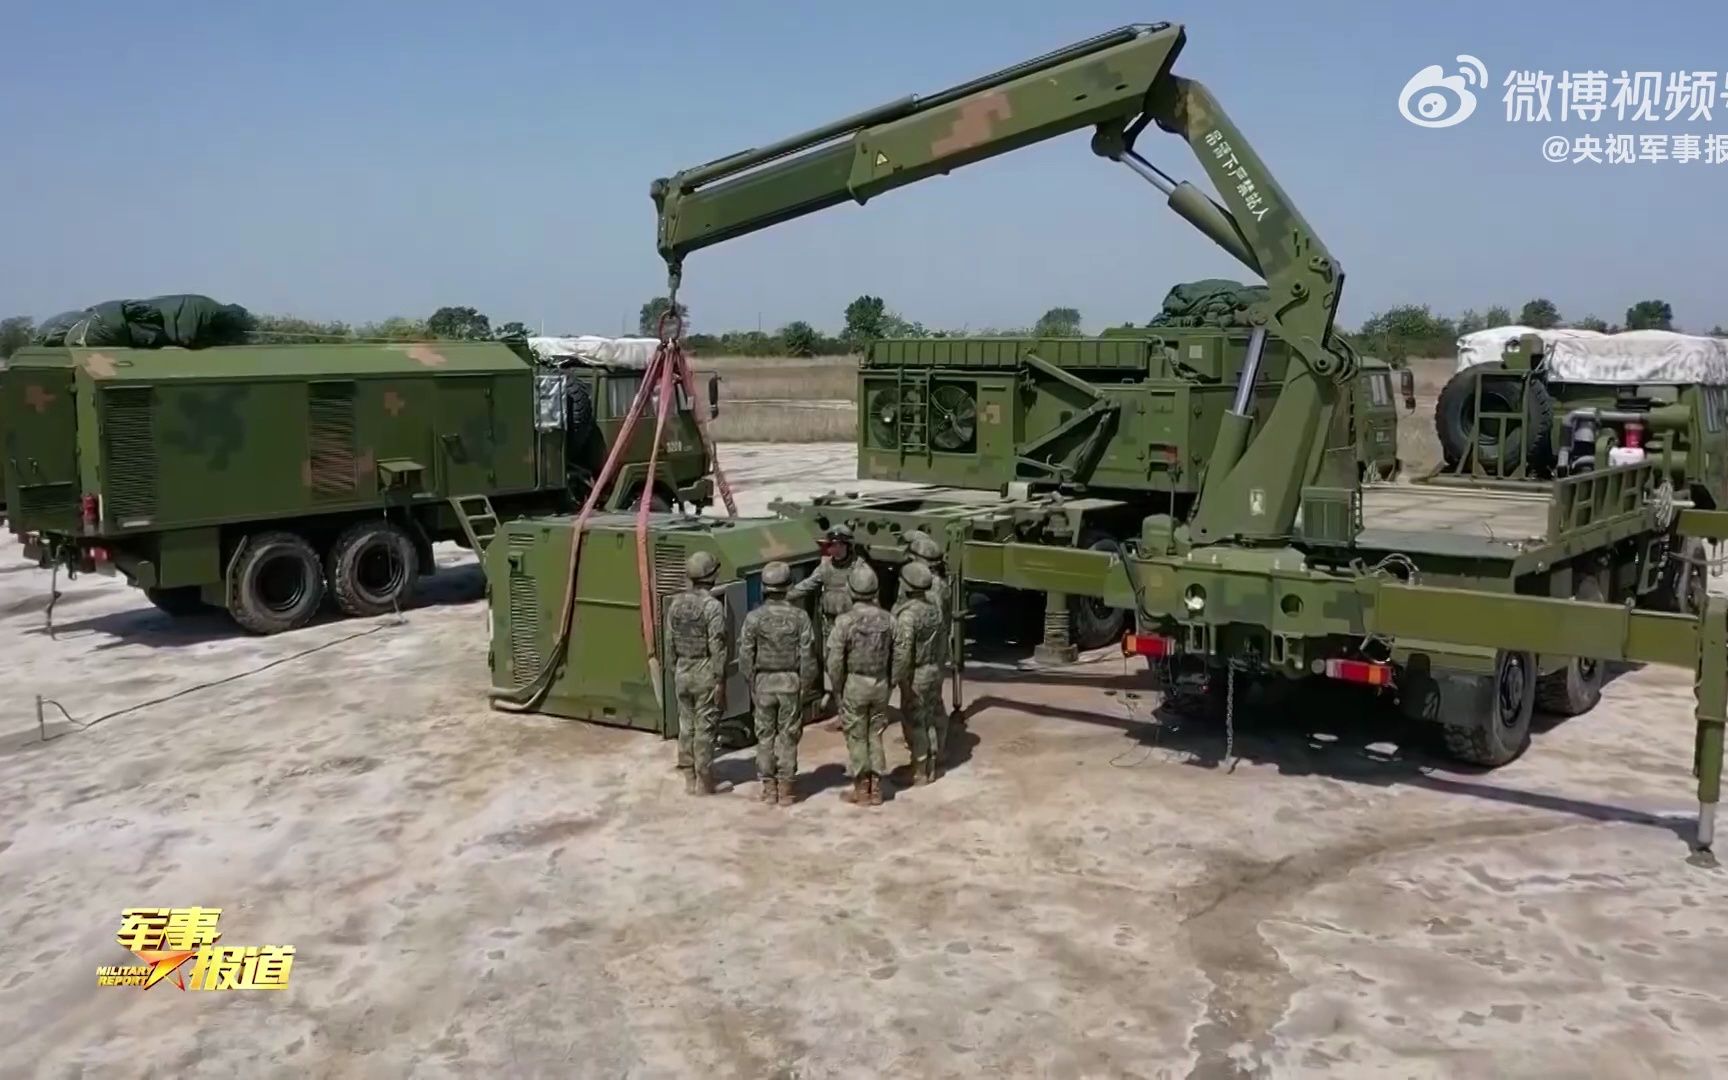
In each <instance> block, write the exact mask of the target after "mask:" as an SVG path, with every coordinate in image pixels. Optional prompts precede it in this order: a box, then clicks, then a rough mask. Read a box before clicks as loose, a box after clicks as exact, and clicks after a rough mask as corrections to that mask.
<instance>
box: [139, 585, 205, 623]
mask: <svg viewBox="0 0 1728 1080" xmlns="http://www.w3.org/2000/svg"><path fill="white" fill-rule="evenodd" d="M144 598H145V599H146V600H149V601H150V602H151V603H152V604H154V605H156V610H158V611H160V612H162V613H163V614H164V615H172V616H173V617H174V618H176V619H181V618H185V617H186V616H188V615H198V614H202V613H203V612H205V611H208V610H209V605H208V604H206V603H204V597H203V595H202V591H201V590H200V589H199V588H198V586H196V585H180V586H177V587H175V588H172V589H145V590H144Z"/></svg>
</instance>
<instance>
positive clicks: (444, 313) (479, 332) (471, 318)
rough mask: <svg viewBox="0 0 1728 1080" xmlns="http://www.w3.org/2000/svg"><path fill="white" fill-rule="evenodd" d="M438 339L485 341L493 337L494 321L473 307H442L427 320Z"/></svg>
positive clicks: (428, 327)
mask: <svg viewBox="0 0 1728 1080" xmlns="http://www.w3.org/2000/svg"><path fill="white" fill-rule="evenodd" d="M426 330H427V332H428V333H430V334H431V335H432V336H433V337H436V338H454V339H457V340H468V341H483V340H485V339H487V338H489V337H491V336H492V320H491V319H488V318H487V317H486V316H484V315H482V314H480V312H478V311H476V310H475V309H474V308H471V307H441V308H439V309H438V310H437V311H434V312H433V313H432V315H431V317H430V318H428V319H427V320H426Z"/></svg>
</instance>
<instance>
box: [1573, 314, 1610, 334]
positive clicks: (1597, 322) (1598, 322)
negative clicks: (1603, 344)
mask: <svg viewBox="0 0 1728 1080" xmlns="http://www.w3.org/2000/svg"><path fill="white" fill-rule="evenodd" d="M1572 329H1574V330H1594V331H1596V332H1597V333H1599V334H1606V333H1607V332H1608V320H1607V319H1604V318H1601V317H1599V316H1596V315H1586V316H1584V317H1583V318H1582V319H1579V320H1578V321H1576V322H1574V323H1573V324H1572Z"/></svg>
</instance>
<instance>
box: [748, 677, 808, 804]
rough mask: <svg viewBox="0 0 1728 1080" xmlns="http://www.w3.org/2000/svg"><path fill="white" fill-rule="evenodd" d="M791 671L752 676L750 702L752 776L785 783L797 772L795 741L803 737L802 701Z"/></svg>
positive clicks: (796, 679)
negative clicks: (753, 755) (753, 754)
mask: <svg viewBox="0 0 1728 1080" xmlns="http://www.w3.org/2000/svg"><path fill="white" fill-rule="evenodd" d="M803 696H804V695H803V694H802V693H801V692H800V691H799V689H798V675H797V674H796V673H795V672H773V673H770V674H766V675H758V676H756V684H755V685H754V686H753V687H751V694H750V703H751V705H752V706H753V708H754V711H755V714H756V775H757V776H759V777H761V778H763V779H764V780H766V779H768V778H769V777H773V778H774V779H776V780H783V781H786V782H788V783H790V782H791V780H792V778H793V777H794V776H796V775H798V740H800V739H802V738H803V737H804V701H803Z"/></svg>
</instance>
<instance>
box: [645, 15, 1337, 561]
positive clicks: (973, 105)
mask: <svg viewBox="0 0 1728 1080" xmlns="http://www.w3.org/2000/svg"><path fill="white" fill-rule="evenodd" d="M1185 40H1186V37H1185V34H1184V32H1183V29H1182V28H1181V27H1180V26H1176V25H1172V24H1169V23H1155V24H1151V25H1145V26H1128V27H1123V28H1121V29H1118V30H1112V31H1110V32H1109V33H1106V34H1100V35H1098V36H1097V37H1094V38H1089V39H1087V40H1085V41H1082V42H1079V43H1077V44H1075V45H1071V46H1068V47H1067V48H1064V49H1059V50H1057V51H1055V52H1052V53H1048V54H1046V55H1044V56H1040V57H1037V58H1035V59H1032V60H1028V61H1026V62H1024V63H1021V64H1016V65H1014V66H1013V67H1010V68H1006V69H1004V70H1002V71H999V72H996V73H995V74H992V75H986V76H984V77H982V78H979V79H974V80H972V81H970V82H967V83H963V84H961V85H959V86H956V87H953V88H951V89H948V90H944V91H942V92H940V93H938V94H934V95H931V96H929V97H917V96H911V97H906V98H903V99H901V100H899V101H895V102H892V103H890V104H888V105H884V106H881V107H880V108H876V109H871V110H869V111H868V112H864V113H860V114H857V115H855V116H850V117H847V118H846V119H844V120H840V121H836V122H835V123H832V124H828V125H825V126H823V127H820V128H816V129H813V130H811V131H807V132H804V133H803V134H801V135H795V136H793V137H791V138H788V139H783V140H781V141H780V142H777V143H774V144H772V145H769V146H765V147H762V148H760V149H755V150H746V151H744V152H742V153H737V154H732V155H729V156H727V157H724V158H721V159H719V160H717V161H713V162H709V163H708V164H706V165H699V166H697V167H695V168H692V169H687V170H685V171H683V172H680V173H677V174H676V175H674V176H671V177H666V178H662V179H659V180H656V181H654V183H653V185H652V187H651V189H650V193H651V195H652V196H653V199H654V204H655V207H656V209H657V210H658V212H659V233H658V247H659V250H660V254H661V256H662V257H663V258H664V259H665V260H666V264H667V269H668V271H669V273H670V277H671V285H672V288H673V289H674V290H676V289H677V287H678V284H679V280H680V278H681V276H682V271H683V263H684V258H685V256H687V255H688V254H689V253H691V252H693V251H696V250H698V249H700V248H704V247H708V246H710V245H713V244H717V243H720V242H722V241H724V240H729V239H732V238H734V237H738V236H744V235H747V234H749V233H752V232H756V231H757V230H760V229H765V228H768V227H769V226H771V225H776V224H779V223H780V222H784V221H790V220H792V219H794V218H798V217H802V216H803V215H805V214H810V213H814V212H816V211H818V210H822V209H825V208H827V207H831V206H837V205H839V204H841V203H844V202H848V201H852V202H857V203H864V202H866V201H867V200H869V199H871V198H873V197H874V196H876V195H878V194H881V193H882V192H884V191H889V190H892V189H894V188H897V187H902V186H904V185H906V184H910V183H913V182H915V181H918V180H922V179H925V178H926V177H930V176H937V175H942V174H946V173H948V172H951V171H953V170H954V169H957V168H959V167H961V166H963V165H969V164H971V163H973V162H976V161H983V160H986V159H988V158H992V157H997V156H999V155H1002V154H1006V153H1008V152H1009V151H1011V150H1017V149H1019V148H1021V147H1024V146H1030V145H1032V144H1034V143H1038V142H1043V141H1045V140H1047V139H1052V138H1056V137H1057V136H1060V135H1065V134H1068V133H1071V132H1074V131H1079V130H1082V129H1085V128H1088V127H1090V128H1093V129H1094V134H1093V137H1092V148H1093V150H1094V151H1095V152H1096V153H1098V154H1099V155H1101V156H1103V157H1105V158H1109V159H1110V160H1113V161H1118V162H1121V163H1122V164H1124V165H1127V166H1128V167H1129V168H1131V169H1133V171H1134V172H1135V173H1137V174H1138V175H1140V176H1141V177H1142V178H1144V179H1146V180H1147V181H1148V182H1150V183H1152V184H1153V185H1154V186H1156V187H1157V188H1158V189H1159V190H1160V191H1161V192H1162V193H1163V194H1164V195H1165V196H1166V197H1167V200H1168V203H1169V206H1170V208H1171V209H1172V210H1173V211H1175V212H1176V213H1177V214H1178V215H1179V216H1181V217H1182V218H1183V219H1185V220H1186V221H1188V222H1189V223H1190V224H1192V225H1193V226H1194V227H1195V228H1197V229H1199V230H1200V231H1201V232H1202V233H1204V234H1205V235H1206V236H1208V237H1210V238H1211V239H1212V240H1213V242H1215V243H1217V244H1218V245H1219V246H1220V247H1222V248H1223V249H1224V250H1225V251H1227V252H1229V253H1230V254H1231V255H1232V256H1233V257H1235V258H1236V259H1237V260H1238V261H1239V262H1241V263H1242V264H1243V265H1244V266H1246V267H1247V268H1248V269H1249V270H1251V271H1253V272H1254V274H1255V275H1256V276H1258V277H1260V278H1263V279H1264V280H1265V281H1266V282H1267V284H1268V285H1269V286H1270V287H1271V299H1270V301H1269V302H1268V303H1267V304H1265V305H1263V306H1262V307H1261V308H1258V309H1256V310H1255V311H1254V312H1252V313H1251V314H1250V317H1251V318H1252V319H1254V320H1255V322H1256V326H1257V327H1260V328H1263V329H1264V330H1266V331H1270V332H1271V333H1273V334H1276V335H1277V336H1278V337H1280V338H1282V339H1284V340H1285V341H1287V342H1288V343H1289V345H1290V346H1291V349H1292V351H1293V352H1294V353H1295V354H1296V356H1297V358H1298V359H1299V360H1300V361H1301V368H1300V369H1298V370H1295V371H1292V372H1291V373H1290V375H1289V377H1288V378H1287V379H1286V381H1285V385H1284V389H1283V391H1282V392H1281V394H1280V397H1279V399H1278V402H1277V403H1276V404H1275V405H1274V407H1273V409H1272V412H1271V414H1270V415H1269V416H1268V417H1267V419H1266V422H1265V424H1264V425H1263V426H1262V429H1261V431H1260V433H1259V435H1258V436H1257V437H1256V438H1255V439H1254V441H1253V443H1252V444H1250V443H1249V441H1248V438H1247V435H1248V431H1249V428H1250V427H1251V420H1250V417H1249V415H1248V410H1249V408H1250V404H1251V402H1252V401H1253V390H1254V383H1255V381H1256V379H1257V378H1258V371H1259V359H1260V353H1261V349H1262V348H1263V345H1264V334H1263V333H1256V334H1255V335H1254V337H1253V340H1252V343H1251V345H1250V349H1249V357H1248V360H1247V362H1246V363H1245V364H1244V367H1243V378H1242V381H1241V383H1240V385H1239V386H1238V389H1237V395H1236V398H1235V402H1234V404H1233V406H1232V409H1231V412H1230V414H1229V415H1227V416H1226V418H1225V422H1224V423H1223V425H1222V426H1221V428H1220V433H1219V438H1218V445H1217V446H1216V447H1215V449H1214V453H1213V454H1212V456H1211V458H1210V460H1209V464H1208V470H1207V476H1206V481H1205V484H1204V487H1203V489H1202V491H1201V495H1200V500H1199V504H1198V507H1197V509H1196V511H1195V516H1194V519H1193V522H1192V529H1193V534H1194V538H1195V539H1196V540H1198V541H1200V542H1208V541H1211V540H1217V539H1225V538H1229V537H1240V538H1243V539H1249V540H1281V539H1283V538H1285V537H1288V536H1289V535H1290V533H1291V530H1292V526H1293V522H1294V519H1295V515H1296V510H1297V508H1298V506H1299V505H1300V498H1301V490H1302V488H1303V487H1304V486H1305V485H1306V484H1307V483H1309V482H1311V481H1312V480H1313V479H1314V478H1315V476H1316V475H1317V474H1318V472H1319V470H1320V468H1321V462H1322V453H1321V451H1322V450H1323V449H1324V448H1325V446H1326V442H1327V441H1326V440H1325V439H1324V438H1323V437H1322V436H1323V435H1324V434H1325V433H1326V432H1327V431H1328V430H1329V429H1330V428H1331V426H1332V424H1333V415H1334V411H1335V410H1334V406H1335V404H1336V402H1337V400H1338V396H1339V387H1340V385H1341V384H1343V383H1344V382H1345V381H1346V380H1348V379H1349V377H1350V376H1351V375H1352V374H1353V373H1354V361H1353V358H1352V356H1351V354H1350V353H1349V351H1348V350H1347V349H1345V348H1343V347H1342V346H1341V345H1339V344H1337V343H1336V342H1335V341H1334V340H1333V336H1332V321H1333V318H1334V315H1335V313H1336V311H1337V306H1338V296H1339V291H1340V287H1341V286H1342V284H1343V272H1342V270H1341V269H1340V268H1339V266H1338V265H1337V263H1336V262H1335V261H1334V260H1333V259H1332V257H1331V255H1330V253H1329V252H1328V251H1327V250H1326V247H1325V245H1324V244H1322V243H1321V242H1320V239H1319V237H1318V236H1317V235H1315V233H1314V231H1313V230H1312V229H1311V228H1310V227H1309V226H1308V223H1307V222H1306V221H1304V220H1303V219H1302V216H1301V214H1300V213H1298V212H1297V210H1296V208H1295V206H1294V204H1292V203H1291V201H1290V200H1289V199H1288V198H1287V197H1286V196H1285V194H1284V192H1283V189H1281V188H1280V187H1279V186H1278V184H1277V182H1276V181H1275V180H1274V179H1273V178H1272V176H1271V174H1270V173H1269V172H1268V171H1267V170H1266V168H1265V166H1264V164H1263V163H1262V162H1261V161H1260V159H1259V157H1258V156H1257V155H1256V154H1255V153H1254V151H1253V150H1252V149H1251V148H1250V147H1249V145H1248V142H1247V140H1246V139H1245V138H1243V137H1242V134H1241V133H1240V132H1239V131H1238V130H1237V129H1236V127H1235V126H1234V125H1233V124H1232V123H1231V122H1230V120H1229V119H1228V117H1226V116H1225V115H1224V113H1223V110H1222V109H1221V108H1219V106H1218V103H1217V102H1216V101H1215V100H1214V99H1213V97H1212V96H1211V94H1210V93H1208V92H1207V91H1206V89H1205V88H1204V87H1202V86H1201V85H1200V84H1199V83H1196V82H1194V81H1192V80H1189V79H1184V78H1181V77H1179V76H1176V75H1173V74H1171V71H1170V69H1171V65H1172V64H1173V63H1174V62H1175V59H1176V56H1177V54H1178V53H1180V52H1181V50H1182V46H1183V43H1184V42H1185ZM1154 123H1156V124H1157V125H1158V127H1159V128H1161V129H1162V130H1165V131H1168V132H1170V133H1172V134H1176V135H1180V136H1181V137H1182V138H1184V139H1185V140H1186V141H1187V142H1188V144H1189V146H1190V148H1191V149H1192V150H1193V151H1194V153H1195V155H1196V156H1197V157H1198V158H1199V160H1200V162H1201V164H1202V166H1203V167H1204V168H1205V170H1206V172H1207V174H1208V176H1209V177H1210V179H1211V180H1212V184H1213V186H1214V187H1215V188H1216V189H1217V191H1218V193H1219V195H1220V197H1221V198H1222V199H1223V200H1224V203H1223V205H1220V204H1219V203H1218V202H1217V201H1215V200H1213V199H1212V198H1210V197H1208V196H1207V195H1206V194H1205V193H1204V192H1202V191H1201V190H1200V189H1199V188H1197V187H1195V186H1194V185H1193V184H1190V183H1187V182H1185V181H1180V182H1179V181H1176V180H1174V179H1172V178H1171V177H1169V176H1167V175H1166V174H1164V173H1163V172H1161V171H1159V170H1158V169H1157V168H1156V167H1155V166H1153V165H1152V164H1151V163H1150V162H1149V161H1147V160H1146V159H1145V158H1144V157H1142V156H1141V155H1140V154H1139V153H1138V152H1137V151H1136V150H1135V141H1136V139H1137V138H1138V137H1139V135H1140V133H1141V132H1142V131H1144V130H1145V128H1146V127H1148V126H1149V125H1151V124H1154ZM1352 475H1354V474H1352Z"/></svg>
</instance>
